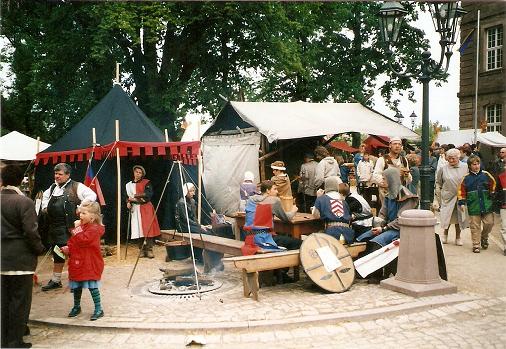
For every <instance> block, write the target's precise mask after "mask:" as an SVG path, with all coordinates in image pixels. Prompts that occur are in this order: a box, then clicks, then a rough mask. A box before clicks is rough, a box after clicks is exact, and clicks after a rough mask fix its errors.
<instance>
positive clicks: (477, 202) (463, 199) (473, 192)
mask: <svg viewBox="0 0 506 349" xmlns="http://www.w3.org/2000/svg"><path fill="white" fill-rule="evenodd" d="M467 165H468V167H469V173H468V174H467V175H466V176H465V177H464V178H463V179H462V182H461V183H460V187H459V192H458V200H459V201H458V205H459V207H460V209H461V210H464V209H465V206H467V212H468V214H469V226H470V228H471V238H472V240H473V252H474V253H480V245H481V248H482V249H484V250H486V249H487V248H488V234H489V233H490V231H491V230H492V227H493V226H494V213H493V202H492V193H494V191H495V180H494V177H492V175H491V174H490V173H488V172H487V171H484V170H482V169H481V161H480V158H479V157H478V156H476V155H471V156H470V157H469V159H468V160H467ZM482 222H483V229H482V227H481V223H482Z"/></svg>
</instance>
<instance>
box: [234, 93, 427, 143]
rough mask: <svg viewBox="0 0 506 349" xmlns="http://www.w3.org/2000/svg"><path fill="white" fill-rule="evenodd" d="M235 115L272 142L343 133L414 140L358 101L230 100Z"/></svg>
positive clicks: (412, 134) (408, 130)
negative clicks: (287, 101) (279, 101)
mask: <svg viewBox="0 0 506 349" xmlns="http://www.w3.org/2000/svg"><path fill="white" fill-rule="evenodd" d="M230 103H231V105H232V107H233V108H234V109H235V110H236V111H237V113H238V114H239V116H240V117H241V118H242V119H243V120H244V121H246V122H247V123H249V124H251V125H252V126H254V127H256V128H257V129H258V130H259V131H260V133H262V134H263V135H265V136H266V137H267V140H268V141H269V142H270V143H272V142H274V141H276V140H279V139H294V138H304V137H314V136H321V135H328V134H339V133H345V132H360V133H368V134H373V135H379V136H388V137H392V136H397V137H401V138H406V139H411V140H412V139H418V137H419V136H418V135H417V134H416V133H415V132H413V131H411V130H410V129H409V128H407V127H405V126H403V125H400V124H399V123H397V122H395V121H394V120H391V119H389V118H387V117H385V116H383V115H382V114H379V113H377V112H375V111H373V110H371V109H368V108H366V107H364V106H363V105H362V104H360V103H308V102H300V101H299V102H291V103H278V102H230Z"/></svg>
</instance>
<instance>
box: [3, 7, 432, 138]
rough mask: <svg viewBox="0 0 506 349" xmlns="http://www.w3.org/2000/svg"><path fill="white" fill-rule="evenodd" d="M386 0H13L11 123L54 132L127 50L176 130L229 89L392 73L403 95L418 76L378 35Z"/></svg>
mask: <svg viewBox="0 0 506 349" xmlns="http://www.w3.org/2000/svg"><path fill="white" fill-rule="evenodd" d="M410 6H411V7H409V11H410V16H411V17H412V18H416V12H415V11H414V8H413V6H414V5H410ZM378 9H379V4H376V3H372V2H371V3H365V2H364V3H362V2H353V3H341V2H324V3H316V2H301V3H298V2H295V3H290V2H230V3H228V2H149V3H137V2H106V3H84V2H61V3H58V2H54V3H53V2H42V1H38V2H25V1H21V0H18V1H5V2H3V3H2V13H3V14H4V18H3V29H4V32H3V34H4V35H5V37H7V38H8V39H9V41H10V43H11V45H12V47H13V48H14V52H13V53H12V54H11V55H9V56H6V57H4V58H5V59H6V60H7V61H8V62H10V64H11V69H12V71H13V73H14V74H15V81H14V84H13V86H12V89H11V91H10V94H9V97H8V99H7V100H5V101H2V102H3V103H2V112H3V115H4V118H3V124H4V125H2V126H3V127H7V128H12V129H18V130H21V131H22V132H25V133H27V134H29V135H34V136H36V135H40V136H42V137H43V139H45V140H47V141H54V140H55V139H57V138H59V137H60V136H61V135H62V134H63V133H65V132H66V131H67V130H68V129H69V128H70V127H71V126H72V125H73V124H75V122H76V121H77V120H79V119H80V118H81V117H82V116H84V115H85V114H86V112H88V111H89V110H90V109H91V108H92V106H93V105H94V104H96V103H97V101H98V100H99V99H100V98H101V97H102V96H104V95H105V94H106V93H107V91H108V90H109V89H110V86H111V79H112V77H113V75H114V66H115V62H120V63H122V72H123V74H122V77H123V79H122V85H123V86H124V87H125V88H126V89H128V90H130V91H131V94H132V97H133V98H134V99H135V100H136V101H137V102H138V104H139V107H140V108H141V109H142V110H143V111H144V112H145V113H146V115H148V117H150V118H151V119H152V120H153V121H154V122H155V123H156V124H158V125H159V126H161V127H163V128H168V129H169V132H170V134H171V136H174V135H175V132H176V126H175V121H176V120H178V119H179V118H180V117H181V116H183V115H184V114H185V113H186V112H188V111H195V110H198V109H201V110H203V111H208V112H210V113H211V115H215V114H216V113H217V112H218V111H219V108H220V107H221V104H222V102H221V101H220V99H219V98H217V96H218V95H220V94H221V95H224V96H227V97H228V98H230V99H235V98H238V97H237V95H238V94H239V95H241V96H242V95H243V96H245V98H246V99H247V100H269V101H294V100H307V101H313V102H324V101H346V100H348V99H349V98H350V97H353V98H355V99H358V100H364V95H367V94H368V93H369V92H370V91H372V90H373V89H374V88H375V80H376V78H377V77H378V76H379V75H380V74H387V75H388V76H389V80H388V81H387V82H386V83H385V84H384V85H383V86H381V87H380V89H381V91H382V94H383V95H384V96H386V97H387V99H389V100H391V94H392V92H393V90H395V89H400V90H405V89H409V88H410V87H411V81H410V80H409V79H405V78H399V77H396V76H394V75H393V74H392V73H391V72H390V70H389V69H388V68H387V64H386V61H385V59H386V58H385V57H386V56H385V54H384V53H385V52H384V50H383V49H382V48H381V47H380V46H379V45H377V44H376V41H377V35H378V32H377V17H376V13H377V12H378ZM421 34H422V33H421V31H419V30H412V31H408V30H405V31H403V34H402V35H404V36H405V38H403V39H402V41H403V42H404V43H405V45H403V47H402V48H401V58H403V57H406V56H413V55H415V54H416V53H417V52H420V51H421V50H423V49H424V47H426V45H427V43H426V42H425V41H423V40H422V38H421ZM420 43H421V44H420ZM368 103H370V102H368ZM392 103H393V104H395V101H392Z"/></svg>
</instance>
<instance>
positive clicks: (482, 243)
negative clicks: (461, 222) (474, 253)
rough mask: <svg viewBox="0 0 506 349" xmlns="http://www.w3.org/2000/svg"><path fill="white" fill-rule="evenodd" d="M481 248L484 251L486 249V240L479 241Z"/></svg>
mask: <svg viewBox="0 0 506 349" xmlns="http://www.w3.org/2000/svg"><path fill="white" fill-rule="evenodd" d="M481 248H482V249H484V250H486V249H487V248H488V239H481Z"/></svg>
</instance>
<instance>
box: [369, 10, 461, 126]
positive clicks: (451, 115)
mask: <svg viewBox="0 0 506 349" xmlns="http://www.w3.org/2000/svg"><path fill="white" fill-rule="evenodd" d="M414 25H415V26H416V27H418V28H420V29H422V30H423V31H424V32H425V37H426V38H428V39H429V40H430V44H431V53H432V58H433V59H435V60H439V55H440V49H439V34H437V33H436V31H435V30H434V25H433V24H432V20H431V17H430V14H429V13H428V12H425V13H421V14H420V18H419V20H418V21H417V22H415V24H414ZM459 29H460V28H459ZM459 42H460V39H457V44H456V45H455V46H454V48H453V51H454V53H453V55H452V58H451V60H450V68H449V69H448V73H449V77H448V82H446V83H442V85H441V86H440V87H437V86H436V84H435V83H434V82H431V83H430V86H429V94H430V99H429V111H430V113H429V117H430V120H431V121H432V122H435V121H439V123H440V124H441V125H443V126H448V127H450V129H451V130H458V129H459V99H458V98H457V93H458V92H459V70H460V69H459V66H460V53H459V52H458V51H456V50H457V49H458V48H459ZM455 51H456V52H455ZM413 84H414V91H415V100H416V103H413V102H411V101H409V100H408V98H407V96H404V97H403V96H399V95H398V94H397V95H396V97H398V98H399V99H400V100H401V103H400V105H399V110H400V112H401V114H402V115H403V116H404V121H403V124H404V125H405V126H408V127H410V128H411V119H410V118H409V116H410V115H411V113H412V112H413V111H414V112H415V114H416V115H417V116H418V118H417V119H416V125H418V124H421V122H422V84H421V83H418V82H416V81H415V82H413ZM406 95H407V94H406ZM373 98H374V102H375V105H374V109H376V110H377V111H379V112H381V113H383V114H385V115H387V116H390V117H393V116H394V115H395V112H393V111H392V110H390V109H389V108H388V107H387V106H386V104H385V103H384V101H383V99H382V98H381V96H380V95H379V93H376V94H375V95H374V97H373Z"/></svg>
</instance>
